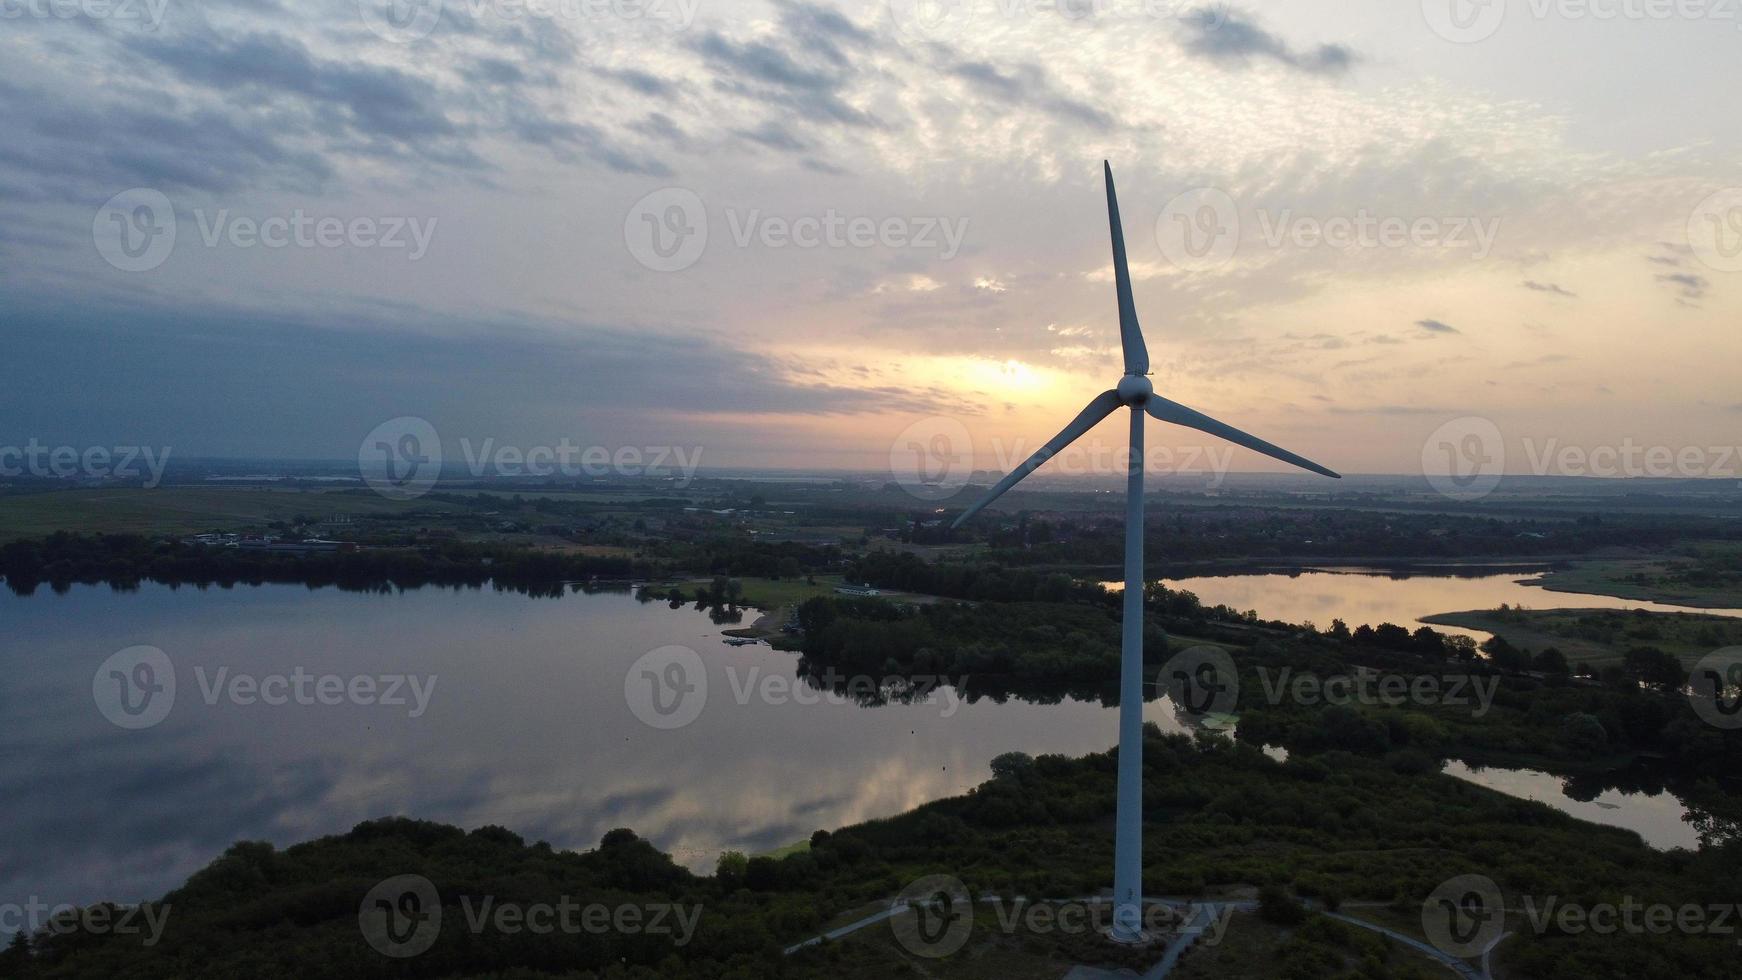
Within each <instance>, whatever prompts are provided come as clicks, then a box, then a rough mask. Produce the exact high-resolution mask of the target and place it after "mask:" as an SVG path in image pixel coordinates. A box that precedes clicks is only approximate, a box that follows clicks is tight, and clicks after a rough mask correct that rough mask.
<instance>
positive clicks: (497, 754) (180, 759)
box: [0, 585, 1185, 902]
mask: <svg viewBox="0 0 1742 980" xmlns="http://www.w3.org/2000/svg"><path fill="white" fill-rule="evenodd" d="M0 623H4V624H5V629H4V632H3V635H0V663H4V664H5V666H6V670H5V671H4V673H0V712H3V715H0V716H3V717H4V718H5V719H6V724H5V726H4V730H3V731H0V747H3V748H4V752H3V753H0V799H3V800H4V801H5V812H6V830H7V832H6V833H5V834H4V835H0V902H12V901H20V902H22V901H24V900H25V899H26V898H28V897H30V896H37V897H40V898H42V899H43V900H46V901H51V902H59V901H74V902H89V901H94V900H97V899H113V900H118V901H127V900H139V899H145V898H154V897H157V896H160V895H161V894H162V893H163V892H165V891H166V890H168V889H169V888H171V887H173V886H174V885H177V884H180V883H181V882H182V881H183V880H184V879H185V878H186V877H187V875H188V874H189V873H190V872H192V871H195V870H197V869H199V868H201V867H203V866H204V865H206V864H207V863H208V862H210V861H211V860H212V859H213V858H215V857H216V856H218V855H219V854H220V853H221V852H222V851H223V850H224V849H225V848H226V847H228V846H229V845H230V844H231V843H232V842H234V841H236V840H239V839H264V840H270V841H273V842H276V843H278V844H281V845H282V844H290V843H293V842H296V841H301V840H307V839H309V838H312V837H316V836H319V835H322V834H331V833H339V832H343V831H346V830H348V829H350V827H351V826H352V825H353V824H355V823H357V822H358V821H362V820H367V819H370V818H373V817H379V816H384V815H392V814H405V815H410V816H415V817H420V818H425V819H429V820H437V821H441V822H444V823H452V824H456V825H459V826H462V827H477V826H481V825H485V824H501V825H503V826H506V827H508V828H510V829H512V830H514V831H516V832H518V833H521V834H523V835H525V836H526V837H527V838H528V839H543V840H548V841H550V842H551V843H552V844H554V845H556V846H559V847H575V848H586V847H592V846H594V845H596V844H597V843H598V840H599V838H600V837H601V836H602V835H603V834H604V833H605V832H606V831H608V830H610V829H612V828H614V827H630V828H633V829H634V830H635V831H636V832H637V833H639V834H641V835H642V836H644V837H647V838H649V839H650V840H652V841H654V842H655V843H657V844H658V845H659V846H660V847H662V848H664V849H666V850H668V851H670V852H672V853H673V854H674V856H675V857H676V858H677V859H678V860H679V861H682V862H684V863H686V864H689V865H691V866H692V867H695V868H698V869H702V868H707V869H710V870H711V868H712V865H713V862H714V860H715V858H717V857H718V856H719V853H720V852H721V851H722V850H726V849H738V850H743V851H746V852H751V853H754V852H757V851H762V850H769V849H772V848H775V847H779V846H782V845H785V844H788V843H791V842H793V841H795V840H799V839H801V838H805V837H808V836H810V834H811V832H812V831H815V830H818V829H832V828H835V827H839V826H842V825H845V824H851V823H856V822H859V821H863V820H867V819H870V818H874V817H881V816H889V815H892V814H896V813H901V812H903V811H906V810H909V809H911V808H913V807H915V806H917V805H919V804H921V803H925V802H927V801H930V800H935V799H939V798H941V797H945V796H950V795H955V794H959V793H962V792H964V791H966V790H967V789H969V788H970V787H972V786H975V785H978V784H979V783H981V782H984V781H985V780H986V778H987V777H988V776H989V771H988V768H987V763H988V762H990V761H991V759H992V758H993V757H994V756H996V755H998V754H1000V753H1003V752H1009V751H1013V750H1014V751H1025V752H1029V753H1041V752H1059V753H1066V754H1071V755H1080V754H1084V753H1088V752H1098V751H1103V750H1105V749H1107V748H1108V747H1110V746H1111V745H1113V744H1114V742H1115V741H1116V740H1117V731H1118V725H1117V718H1116V714H1117V712H1116V711H1115V710H1113V709H1109V708H1104V707H1102V706H1100V705H1099V704H1090V703H1083V702H1071V701H1066V702H1064V703H1061V704H1054V705H1039V704H1026V703H1022V702H1019V701H1010V702H1008V703H1004V704H997V703H994V702H992V701H990V700H982V701H981V702H979V703H976V704H962V703H959V702H957V701H956V700H955V697H954V691H953V690H951V691H948V692H947V696H944V697H934V698H933V700H932V702H931V703H921V704H909V705H901V704H890V705H886V706H882V707H875V708H862V707H859V706H857V705H855V704H852V703H849V702H845V701H843V700H840V699H832V700H820V701H814V699H813V698H812V697H811V696H810V692H807V695H806V700H807V701H814V703H800V702H799V701H798V700H797V699H796V698H792V697H786V696H782V695H780V694H779V692H776V697H774V698H772V699H770V698H766V697H764V696H763V694H761V693H760V688H759V685H761V684H764V683H773V682H769V681H768V680H767V678H770V677H773V678H777V679H778V680H779V681H780V682H786V681H790V680H791V678H792V677H793V676H794V666H795V664H796V662H797V657H796V655H794V654H787V653H780V652H777V651H775V650H773V649H771V648H769V647H766V646H747V647H730V646H727V645H725V643H724V642H723V637H722V636H721V635H720V627H718V626H716V625H714V624H712V623H711V622H710V621H709V619H708V616H707V614H706V613H704V612H701V611H698V610H696V609H694V608H693V607H685V608H681V609H675V610H674V609H671V608H670V607H668V606H667V605H665V604H664V603H650V604H646V605H643V604H641V603H638V602H637V601H635V600H634V599H633V598H631V597H629V596H626V595H622V594H599V595H580V594H574V595H568V596H565V597H563V598H560V599H533V598H528V597H525V596H520V595H515V594H512V593H497V592H493V591H488V590H485V591H462V592H454V591H449V590H442V589H422V590H418V591H413V592H407V593H404V594H396V595H367V594H359V593H346V592H339V591H336V590H333V589H323V590H318V591H310V590H307V589H304V588H301V587H297V586H265V587H260V588H238V589H235V590H231V591H225V590H221V589H211V590H208V591H204V592H202V591H199V590H196V589H191V588H183V589H181V590H179V591H172V590H170V589H168V588H166V587H162V586H155V585H146V586H144V587H142V588H141V589H140V590H139V591H138V592H136V593H129V594H117V593H114V592H111V591H110V590H108V589H107V588H95V587H86V586H75V587H74V588H73V589H72V590H71V591H70V592H69V593H67V594H66V595H60V596H57V595H53V594H51V593H50V592H48V591H47V590H43V591H41V592H39V593H38V594H36V595H34V596H31V597H28V598H19V597H17V596H14V595H12V594H10V593H4V592H0ZM142 644H143V645H149V646H152V647H156V648H158V649H161V650H162V651H164V653H165V655H167V656H168V658H169V660H170V663H171V664H172V665H173V669H174V674H175V679H176V690H175V693H174V697H173V701H172V702H171V704H172V707H171V708H170V711H169V713H168V715H167V716H166V717H165V718H164V719H163V720H162V721H161V722H160V723H158V724H156V725H154V726H153V727H149V728H144V729H139V730H127V729H123V728H121V727H118V726H117V725H115V724H113V723H112V722H110V721H109V720H108V719H107V718H106V717H105V716H104V715H103V714H102V713H100V711H99V709H98V707H97V704H96V701H95V699H94V697H93V677H94V675H95V674H96V673H97V672H98V669H99V667H100V666H101V665H103V663H104V661H105V660H106V659H107V658H109V657H110V656H111V655H112V654H114V653H116V652H117V651H120V650H123V649H124V648H129V647H132V646H135V645H142ZM667 645H682V646H686V647H690V648H692V649H694V650H696V651H697V652H698V653H699V654H700V655H701V657H702V660H703V662H704V663H705V665H706V671H707V677H708V692H707V695H706V698H705V700H704V701H703V706H702V709H701V713H700V715H699V717H697V718H696V719H695V720H694V721H693V722H692V723H690V724H689V725H687V726H686V727H683V728H680V729H676V730H660V729H656V728H653V727H650V726H649V725H648V724H645V723H644V722H642V721H641V720H640V719H639V718H638V717H637V716H636V714H635V713H634V712H633V711H632V710H631V708H630V706H629V699H628V698H627V696H626V693H625V677H626V675H627V674H628V673H629V670H630V667H631V665H632V664H634V663H635V662H636V661H637V660H638V658H640V657H641V656H642V655H643V654H645V653H647V652H648V651H650V650H654V649H656V648H661V647H664V646H667ZM226 667H227V668H229V672H228V673H227V674H226V675H225V678H224V682H223V683H224V684H225V685H226V686H227V685H229V684H230V683H231V682H232V681H233V679H234V677H235V675H238V674H246V675H248V676H250V677H252V678H255V679H264V678H267V677H270V676H273V675H278V676H284V677H289V676H291V675H292V674H293V672H295V671H296V670H297V669H298V668H301V670H302V671H304V672H305V673H307V674H310V675H316V676H318V675H324V674H331V675H335V676H338V677H341V678H347V679H349V678H353V677H357V676H362V675H367V676H377V677H378V676H386V675H410V676H412V677H415V678H417V679H418V680H419V683H420V684H423V685H424V687H425V690H426V691H428V690H430V689H429V687H428V685H429V684H430V683H431V678H433V684H434V687H433V691H432V692H431V693H430V695H429V698H428V703H427V707H426V709H425V710H424V711H423V713H422V714H421V715H420V716H418V717H412V715H413V713H415V711H416V705H415V702H412V703H408V704H405V705H385V704H369V705H366V706H365V705H357V704H341V705H326V704H320V703H318V701H317V702H316V703H303V704H298V703H294V700H293V701H292V703H287V704H281V705H276V706H275V705H269V704H264V703H252V704H242V703H235V702H234V701H233V700H232V699H231V698H230V696H229V695H228V694H227V693H222V692H220V693H218V696H217V698H216V703H208V701H207V697H206V693H205V690H204V689H203V688H204V687H207V686H211V685H213V684H215V683H217V681H216V678H217V671H218V670H220V669H221V668H226ZM202 678H203V683H202ZM100 680H101V683H103V684H105V685H107V684H108V683H110V682H109V681H108V679H107V678H102V679H100ZM311 683H312V682H311ZM740 688H750V689H752V691H755V692H756V693H748V694H746V695H744V696H743V697H742V700H743V703H739V701H740V699H741V698H740V695H739V689H740ZM309 690H310V691H311V692H312V691H313V688H312V687H310V688H309ZM382 690H383V691H384V690H385V688H383V689H382ZM400 693H401V694H402V695H404V696H405V698H406V700H407V701H408V702H411V701H412V699H411V695H410V692H409V689H402V691H401V692H400ZM1146 714H1147V716H1148V718H1149V720H1152V721H1154V722H1156V723H1157V724H1158V725H1160V726H1162V728H1163V729H1165V730H1171V731H1183V730H1185V726H1184V725H1182V724H1181V722H1180V721H1179V720H1178V719H1176V718H1175V716H1174V713H1173V710H1172V705H1171V704H1170V703H1169V702H1166V701H1157V702H1152V703H1150V704H1149V705H1148V707H1147V709H1146Z"/></svg>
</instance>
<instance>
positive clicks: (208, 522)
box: [0, 487, 464, 542]
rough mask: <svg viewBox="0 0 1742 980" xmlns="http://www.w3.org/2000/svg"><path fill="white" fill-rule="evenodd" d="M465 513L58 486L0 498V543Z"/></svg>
mask: <svg viewBox="0 0 1742 980" xmlns="http://www.w3.org/2000/svg"><path fill="white" fill-rule="evenodd" d="M414 512H423V513H429V514H432V515H437V514H439V515H447V514H460V513H464V511H463V510H461V509H460V508H457V507H454V506H453V505H451V504H443V503H436V502H432V501H425V500H410V501H399V500H388V499H387V498H385V497H382V496H379V495H377V494H373V493H358V492H355V491H323V490H289V489H261V488H255V487H246V488H244V487H160V488H158V489H155V490H140V489H103V490H57V491H53V492H50V493H32V494H17V495H12V496H6V497H0V542H4V541H15V540H17V539H19V538H36V537H42V536H44V535H47V534H53V533H54V532H56V531H74V532H82V533H86V534H99V533H108V534H116V533H135V534H191V533H197V532H201V531H211V530H223V531H240V530H245V529H250V528H261V527H265V526H266V525H268V524H270V523H271V522H273V521H288V520H293V519H295V518H296V517H298V516H310V517H317V518H324V517H331V516H334V515H341V514H342V515H348V516H351V517H384V516H395V515H405V514H411V513H414Z"/></svg>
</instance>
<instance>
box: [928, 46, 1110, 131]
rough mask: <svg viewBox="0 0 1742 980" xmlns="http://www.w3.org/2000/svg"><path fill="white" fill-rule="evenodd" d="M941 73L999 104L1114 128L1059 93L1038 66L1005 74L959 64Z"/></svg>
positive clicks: (1107, 120)
mask: <svg viewBox="0 0 1742 980" xmlns="http://www.w3.org/2000/svg"><path fill="white" fill-rule="evenodd" d="M945 70H946V71H947V72H948V73H949V74H950V75H953V76H955V77H956V78H960V79H962V80H963V81H966V82H968V83H969V84H970V85H972V86H973V87H974V88H975V90H977V91H978V92H980V93H981V94H983V95H987V96H990V97H992V98H995V99H998V100H999V101H1001V102H1006V103H1009V104H1012V105H1021V106H1027V107H1035V108H1039V109H1041V110H1042V111H1044V112H1046V113H1047V114H1048V115H1051V116H1054V117H1056V118H1059V119H1064V120H1066V121H1069V122H1075V123H1081V124H1082V125H1085V126H1089V127H1091V128H1093V129H1102V130H1106V129H1112V128H1114V125H1115V124H1114V121H1113V117H1112V116H1110V115H1108V114H1107V113H1105V112H1103V111H1101V110H1100V109H1097V108H1095V107H1094V106H1092V105H1089V104H1088V103H1086V102H1083V101H1081V100H1079V99H1073V98H1071V97H1070V96H1068V95H1065V94H1064V93H1062V92H1061V91H1059V90H1058V88H1057V86H1056V85H1055V84H1054V83H1053V81H1052V79H1051V77H1050V76H1049V75H1048V74H1047V73H1046V69H1044V68H1041V67H1040V66H1039V65H1019V66H1017V67H1016V68H1015V69H1013V70H1012V71H1011V72H1009V73H1006V72H1002V71H999V70H998V68H997V66H995V65H993V64H991V63H990V62H985V61H963V62H957V63H956V64H953V65H950V66H948V67H947V68H946V69H945Z"/></svg>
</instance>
